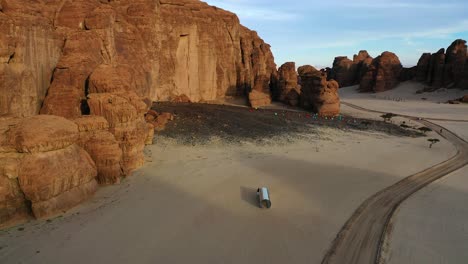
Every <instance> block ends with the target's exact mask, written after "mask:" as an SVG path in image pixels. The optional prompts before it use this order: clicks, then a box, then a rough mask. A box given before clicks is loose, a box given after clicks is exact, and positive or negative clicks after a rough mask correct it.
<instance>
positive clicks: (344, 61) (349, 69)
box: [328, 50, 372, 87]
mask: <svg viewBox="0 0 468 264" xmlns="http://www.w3.org/2000/svg"><path fill="white" fill-rule="evenodd" d="M371 63H372V57H371V56H370V55H369V53H368V52H367V51H365V50H361V51H359V53H358V54H355V55H354V57H353V60H350V59H348V57H346V56H340V57H336V58H335V60H334V61H333V68H332V69H331V70H330V71H329V74H328V79H329V80H331V79H333V80H336V81H337V82H338V83H339V85H340V87H347V86H352V85H356V84H359V82H360V81H361V78H362V76H363V75H364V74H365V72H366V70H367V67H368V66H369V65H370V64H371Z"/></svg>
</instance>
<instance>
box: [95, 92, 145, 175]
mask: <svg viewBox="0 0 468 264" xmlns="http://www.w3.org/2000/svg"><path fill="white" fill-rule="evenodd" d="M132 100H133V99H131V97H127V96H126V95H124V94H111V93H94V94H89V95H88V105H89V108H90V112H91V114H92V115H96V116H102V117H104V118H105V119H106V120H107V121H108V122H109V131H110V132H111V133H112V134H113V135H114V136H115V139H116V140H117V142H118V143H119V146H120V148H121V149H122V170H123V173H124V174H125V175H130V173H131V172H132V171H133V170H135V169H137V168H139V167H140V166H142V165H143V163H144V155H143V149H144V147H145V142H146V138H147V136H148V126H147V125H146V122H145V119H144V114H142V113H140V111H142V109H139V108H138V107H135V105H136V103H135V102H134V103H133V104H132ZM138 105H140V104H138Z"/></svg>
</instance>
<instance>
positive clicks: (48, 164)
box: [0, 0, 277, 222]
mask: <svg viewBox="0 0 468 264" xmlns="http://www.w3.org/2000/svg"><path fill="white" fill-rule="evenodd" d="M0 2H1V11H0V116H13V117H29V116H33V115H36V114H39V113H41V114H43V115H44V116H47V117H45V118H46V119H48V120H46V121H47V122H41V121H42V119H41V118H43V117H38V119H35V118H33V119H24V120H20V121H15V122H19V123H18V124H20V127H21V129H15V130H9V129H6V130H5V131H8V133H6V132H5V133H6V134H5V135H3V134H2V137H1V138H0V153H8V155H10V156H11V155H16V156H18V155H19V156H21V160H22V161H21V162H20V163H21V168H20V173H19V174H18V175H17V176H15V177H14V178H11V177H10V176H8V177H9V178H8V179H6V178H5V176H4V175H3V174H0V181H1V182H5V183H9V182H11V184H10V185H8V186H9V187H8V188H5V189H0V198H2V199H3V200H0V202H2V203H3V204H1V205H0V206H4V208H7V209H5V210H6V211H5V212H6V213H5V214H3V215H2V214H0V217H1V219H0V222H7V221H9V220H8V219H15V218H16V217H17V216H21V212H22V211H24V210H22V209H21V208H20V204H24V201H25V200H24V199H26V200H29V201H31V202H32V210H33V212H34V214H35V215H36V216H37V217H44V216H47V215H50V214H54V213H56V212H59V211H60V210H66V209H67V208H69V207H70V206H73V205H75V204H77V203H78V202H80V201H81V200H83V199H85V198H87V197H88V196H89V195H90V194H91V193H92V192H93V191H94V189H95V185H96V181H95V180H94V177H96V174H97V177H98V180H99V182H100V183H104V184H107V183H115V182H118V180H119V179H120V176H121V174H124V175H128V174H129V173H130V172H131V171H132V170H134V169H136V168H138V167H139V166H141V165H142V164H143V162H144V157H143V148H144V145H145V143H149V142H150V141H151V138H152V135H153V134H152V133H154V131H153V126H154V125H152V124H150V125H148V124H147V123H146V122H145V120H144V114H145V113H146V112H147V111H148V108H149V105H150V103H151V101H166V100H171V99H174V98H183V99H184V101H193V102H200V101H210V100H214V99H219V98H223V97H225V96H227V95H229V96H230V95H242V96H248V95H249V93H250V98H251V99H252V102H251V104H252V105H255V106H259V105H265V104H268V103H269V102H270V100H271V95H270V90H271V89H272V88H273V87H274V86H275V85H276V83H277V71H276V65H275V63H274V59H273V55H272V53H271V50H270V46H269V45H268V44H266V43H265V42H264V41H263V40H262V39H261V38H260V37H259V36H258V35H257V33H256V32H254V31H251V30H249V29H247V28H245V27H243V26H242V25H240V23H239V19H238V18H237V16H236V15H235V14H232V13H230V12H227V11H224V10H222V9H219V8H216V7H212V6H209V5H207V4H205V3H203V2H200V1H195V0H161V1H153V0H121V1H98V0H92V1H91V0H74V1H62V0H48V1H32V0H1V1H0ZM184 95H185V96H184ZM89 114H92V115H93V117H89V118H88V117H83V116H84V115H89ZM49 115H56V116H60V117H65V118H68V119H70V120H75V121H76V124H74V123H72V122H68V123H67V122H64V121H63V119H60V120H59V119H57V118H58V117H50V116H49ZM97 116H98V117H97ZM99 117H101V118H99ZM158 119H161V120H162V119H164V117H163V116H162V117H158ZM104 120H105V122H104ZM54 122H58V123H60V122H61V123H62V125H61V126H60V127H57V126H56V125H55V123H54ZM161 122H162V121H161ZM162 123H164V122H162ZM158 124H159V122H158ZM18 126H19V125H18ZM158 126H159V125H158ZM156 129H159V127H156ZM78 130H79V131H78ZM77 144H78V145H80V146H82V148H81V147H79V146H78V145H77ZM117 146H118V147H117ZM83 148H84V149H86V151H85V150H83ZM12 153H13V154H12ZM1 155H4V154H1ZM5 155H7V154H5ZM10 156H8V159H9V160H8V162H4V163H8V164H7V165H8V166H10V165H11V164H14V162H13V161H12V160H11V159H10ZM1 159H2V157H1V156H0V160H1ZM24 160H28V162H29V163H30V164H24V165H23V161H24ZM32 162H35V163H36V164H39V165H40V166H42V168H43V170H44V171H43V173H46V174H48V175H46V176H44V177H41V175H40V173H41V171H40V168H38V167H34V165H33V164H31V163H32ZM58 162H61V163H62V164H70V166H69V168H68V170H64V169H61V168H59V167H58V164H59V163H58ZM78 162H81V167H78ZM0 164H2V161H0ZM2 166H3V165H2ZM5 166H6V165H5ZM2 170H5V168H4V167H2V168H0V171H2ZM69 170H70V171H69ZM71 170H73V171H74V174H73V173H72V171H71ZM18 179H20V180H19V181H18ZM91 179H92V180H91ZM18 182H19V184H18ZM30 182H33V185H29V183H30ZM59 183H64V185H63V186H62V185H60V184H59ZM50 184H52V185H54V186H53V187H50V186H49V185H50ZM23 185H24V186H23ZM55 185H60V186H59V187H57V186H55ZM18 186H19V187H18ZM18 188H19V190H22V192H21V193H20V192H18V191H17V190H18ZM41 188H42V189H44V190H45V191H44V192H43V194H41V195H39V196H38V195H37V193H36V192H37V191H38V190H39V189H41ZM0 209H1V208H0ZM7 218H8V219H7ZM4 219H7V220H5V221H4Z"/></svg>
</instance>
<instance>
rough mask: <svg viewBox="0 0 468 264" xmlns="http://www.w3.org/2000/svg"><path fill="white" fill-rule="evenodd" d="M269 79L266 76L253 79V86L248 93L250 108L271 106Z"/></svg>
mask: <svg viewBox="0 0 468 264" xmlns="http://www.w3.org/2000/svg"><path fill="white" fill-rule="evenodd" d="M269 82H270V77H268V76H267V75H260V76H257V78H255V85H254V87H253V89H252V91H251V92H250V93H249V102H250V106H251V107H253V108H258V107H261V106H268V105H270V104H271V100H272V98H271V94H270V88H269V87H270V86H269Z"/></svg>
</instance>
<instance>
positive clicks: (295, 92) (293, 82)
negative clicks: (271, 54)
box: [277, 62, 300, 106]
mask: <svg viewBox="0 0 468 264" xmlns="http://www.w3.org/2000/svg"><path fill="white" fill-rule="evenodd" d="M297 81H298V76H297V72H296V64H295V63H294V62H286V63H285V64H283V65H281V67H280V68H279V69H278V95H277V99H278V100H279V101H281V102H284V103H286V104H289V105H292V106H297V105H298V104H299V95H300V87H299V84H298V82H297Z"/></svg>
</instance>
